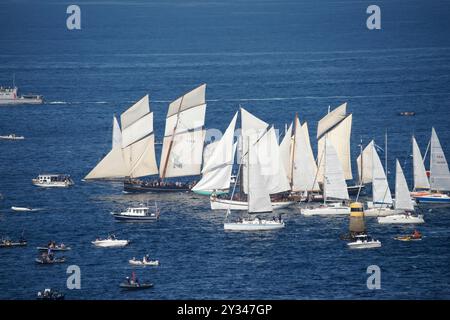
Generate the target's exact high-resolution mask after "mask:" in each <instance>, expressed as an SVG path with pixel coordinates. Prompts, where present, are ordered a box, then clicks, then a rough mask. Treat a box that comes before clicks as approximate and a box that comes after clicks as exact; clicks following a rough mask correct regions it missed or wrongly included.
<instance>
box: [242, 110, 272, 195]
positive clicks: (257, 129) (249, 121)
mask: <svg viewBox="0 0 450 320" xmlns="http://www.w3.org/2000/svg"><path fill="white" fill-rule="evenodd" d="M268 127H269V125H268V124H267V123H266V122H264V121H262V120H261V119H259V118H257V117H255V116H254V115H252V114H251V113H250V112H248V111H247V110H245V109H244V108H241V136H242V159H240V161H242V180H243V181H241V183H242V185H243V186H244V187H243V191H244V192H245V193H248V190H247V186H248V183H247V177H248V172H247V170H248V166H247V162H248V145H249V143H250V144H254V143H256V141H258V140H259V139H260V138H261V137H262V136H263V135H264V134H265V133H266V131H267V129H268Z"/></svg>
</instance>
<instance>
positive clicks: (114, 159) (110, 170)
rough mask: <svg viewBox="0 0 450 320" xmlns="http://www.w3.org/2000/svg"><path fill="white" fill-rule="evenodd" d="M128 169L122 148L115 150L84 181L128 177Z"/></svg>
mask: <svg viewBox="0 0 450 320" xmlns="http://www.w3.org/2000/svg"><path fill="white" fill-rule="evenodd" d="M128 172H129V170H128V167H127V166H126V165H125V161H124V159H123V153H122V148H120V147H116V148H113V149H112V150H111V151H110V152H109V153H108V154H107V155H106V156H105V157H104V158H103V159H102V160H101V161H100V162H99V163H98V164H97V165H96V166H95V167H94V169H92V170H91V171H90V172H89V173H88V174H87V175H86V177H84V179H86V180H90V179H118V178H123V177H125V176H127V175H128Z"/></svg>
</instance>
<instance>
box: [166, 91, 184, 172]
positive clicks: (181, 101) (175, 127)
mask: <svg viewBox="0 0 450 320" xmlns="http://www.w3.org/2000/svg"><path fill="white" fill-rule="evenodd" d="M183 99H184V96H182V97H181V100H180V105H179V107H178V112H177V122H176V123H175V126H174V127H173V132H172V137H171V139H170V144H169V150H167V154H166V159H165V161H164V169H163V172H162V174H161V179H163V180H164V178H165V176H166V170H167V164H168V162H169V156H170V152H171V151H172V146H173V139H174V137H175V132H176V131H177V127H178V122H179V120H180V112H181V106H182V105H183ZM166 121H167V120H166Z"/></svg>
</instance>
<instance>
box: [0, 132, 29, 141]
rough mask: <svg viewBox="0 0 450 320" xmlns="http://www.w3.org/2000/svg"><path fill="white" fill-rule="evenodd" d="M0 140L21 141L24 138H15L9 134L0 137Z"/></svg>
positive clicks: (12, 134)
mask: <svg viewBox="0 0 450 320" xmlns="http://www.w3.org/2000/svg"><path fill="white" fill-rule="evenodd" d="M0 139H3V140H23V139H25V137H24V136H16V135H15V134H14V133H11V134H9V135H7V136H0Z"/></svg>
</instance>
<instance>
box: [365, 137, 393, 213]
mask: <svg viewBox="0 0 450 320" xmlns="http://www.w3.org/2000/svg"><path fill="white" fill-rule="evenodd" d="M362 154H363V156H362V159H363V166H362V167H361V168H362V171H363V172H365V174H366V177H371V182H372V201H368V202H367V203H366V206H367V209H366V210H365V211H364V212H365V215H366V216H375V217H376V216H386V215H391V214H394V213H396V212H395V210H394V209H393V200H392V195H391V189H390V188H389V183H388V180H387V177H386V173H385V171H384V169H383V165H382V164H381V160H380V157H379V156H378V153H377V150H376V148H375V142H374V141H373V140H372V141H371V142H370V143H369V144H368V145H367V147H366V148H365V149H364V151H363V153H362ZM370 169H371V170H370ZM369 171H371V172H370V173H369ZM366 179H367V178H366ZM366 181H368V180H366Z"/></svg>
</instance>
